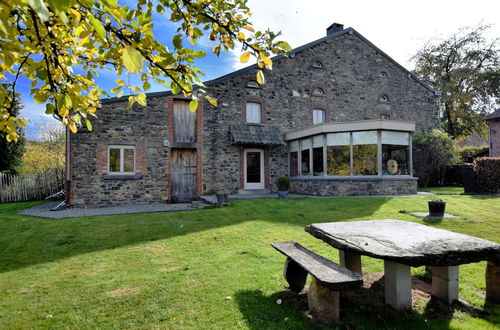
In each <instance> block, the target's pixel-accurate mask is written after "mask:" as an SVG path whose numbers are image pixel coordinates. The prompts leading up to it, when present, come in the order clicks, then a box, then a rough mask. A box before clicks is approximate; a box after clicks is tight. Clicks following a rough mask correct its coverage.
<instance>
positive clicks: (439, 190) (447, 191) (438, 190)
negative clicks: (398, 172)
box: [418, 187, 465, 195]
mask: <svg viewBox="0 0 500 330" xmlns="http://www.w3.org/2000/svg"><path fill="white" fill-rule="evenodd" d="M418 191H425V192H430V193H433V194H436V195H465V192H464V187H427V188H418Z"/></svg>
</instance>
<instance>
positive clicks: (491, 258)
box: [305, 219, 500, 309]
mask: <svg viewBox="0 0 500 330" xmlns="http://www.w3.org/2000/svg"><path fill="white" fill-rule="evenodd" d="M305 230H306V231H307V232H308V233H310V234H311V235H313V236H314V237H316V238H319V239H321V240H323V241H325V242H326V243H328V244H329V245H331V246H333V247H334V248H337V249H339V252H340V264H341V265H342V266H344V267H346V268H347V269H349V270H351V271H353V272H356V273H358V274H362V268H361V255H365V256H369V257H373V258H378V259H382V260H384V277H385V301H386V303H388V304H389V305H391V306H392V307H394V308H395V309H407V308H411V306H412V296H411V272H410V269H411V267H419V266H430V267H429V268H430V269H431V272H432V295H433V296H435V297H437V298H438V299H440V300H443V301H445V302H447V303H452V302H453V301H454V300H458V288H459V285H458V280H459V277H458V272H459V265H461V264H467V263H473V262H479V261H483V260H487V261H488V262H487V266H486V301H487V302H491V303H500V244H497V243H495V242H491V241H488V240H485V239H481V238H477V237H472V236H468V235H464V234H459V233H455V232H451V231H448V230H443V229H437V228H433V227H430V226H426V225H421V224H418V223H414V222H407V221H400V220H392V219H383V220H369V221H353V222H329V223H317V224H312V225H309V226H307V227H306V228H305Z"/></svg>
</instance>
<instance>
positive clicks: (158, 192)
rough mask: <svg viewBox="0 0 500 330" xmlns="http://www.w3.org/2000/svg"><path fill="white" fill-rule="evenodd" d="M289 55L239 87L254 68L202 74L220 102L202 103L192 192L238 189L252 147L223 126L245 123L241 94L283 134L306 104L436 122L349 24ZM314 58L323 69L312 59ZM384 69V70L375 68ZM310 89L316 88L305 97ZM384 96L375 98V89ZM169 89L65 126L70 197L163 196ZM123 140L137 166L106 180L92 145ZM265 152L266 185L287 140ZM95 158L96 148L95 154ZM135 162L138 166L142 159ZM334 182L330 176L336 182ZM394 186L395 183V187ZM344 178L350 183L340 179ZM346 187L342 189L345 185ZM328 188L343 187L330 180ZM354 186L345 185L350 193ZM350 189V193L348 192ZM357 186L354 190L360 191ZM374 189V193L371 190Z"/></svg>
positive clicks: (296, 124) (384, 185)
mask: <svg viewBox="0 0 500 330" xmlns="http://www.w3.org/2000/svg"><path fill="white" fill-rule="evenodd" d="M291 54H292V55H291V56H290V57H288V58H285V57H280V58H279V59H277V60H275V61H274V65H273V70H272V71H266V72H265V74H266V84H265V85H264V86H261V88H258V89H255V88H246V87H245V86H246V84H247V83H248V81H249V80H254V79H255V72H256V70H255V69H254V68H250V69H243V70H240V71H237V72H235V73H233V74H230V75H227V76H223V77H221V78H218V79H215V80H212V81H210V82H207V86H208V88H207V90H208V92H209V94H210V95H212V96H214V97H216V98H217V99H218V106H217V107H213V106H211V105H210V104H209V103H208V102H206V101H205V102H204V103H203V106H202V109H201V110H199V111H202V118H203V121H202V123H203V125H202V132H201V134H202V137H201V142H200V146H201V152H202V157H201V164H200V165H201V167H202V169H201V174H202V178H201V186H200V187H199V188H198V191H200V192H202V193H212V192H214V191H216V190H221V189H224V190H225V191H227V192H237V191H238V190H239V189H242V188H243V186H242V164H241V162H242V150H243V149H244V148H248V147H251V146H248V145H246V146H243V145H236V144H233V143H232V142H231V135H230V126H231V125H235V124H242V123H245V117H244V109H245V104H246V102H258V103H261V109H262V124H264V125H269V126H274V127H278V128H279V129H280V130H281V131H282V132H283V133H284V132H287V131H290V130H292V129H299V128H304V127H307V126H311V125H312V109H314V108H320V109H324V110H325V111H326V121H332V122H339V121H352V120H363V119H380V118H381V117H382V116H384V117H386V116H389V117H390V119H396V120H412V121H415V122H416V129H417V131H420V130H430V129H433V128H437V127H438V110H437V106H436V102H435V101H436V100H435V96H434V93H433V91H431V90H430V89H429V88H427V87H426V86H424V85H423V84H422V83H420V82H419V81H417V79H416V78H415V77H413V76H412V75H411V74H409V72H408V71H406V70H404V69H403V68H402V67H401V66H399V65H398V64H397V63H395V62H394V61H392V60H390V59H389V58H388V57H387V56H386V55H385V54H383V53H382V52H381V51H380V50H379V49H377V48H376V47H374V46H373V45H372V44H371V43H369V42H368V41H367V40H365V39H364V38H363V37H362V36H361V35H359V34H358V33H357V32H356V31H354V30H353V29H347V30H343V31H341V32H340V33H337V35H336V36H334V37H330V38H324V40H323V41H320V42H316V43H313V45H306V46H304V47H301V48H299V49H298V50H294V51H293V52H292V53H291ZM314 61H319V62H321V64H322V65H323V68H312V67H311V65H312V63H313V62H314ZM382 73H383V74H382ZM315 88H321V89H322V90H323V91H324V94H323V95H322V96H312V91H313V90H314V89H315ZM381 95H385V96H387V97H388V102H381V101H379V99H380V96H381ZM169 98H172V96H169V95H168V93H153V94H152V95H150V96H149V97H148V106H147V107H140V106H134V107H133V108H132V109H131V110H126V106H127V103H126V97H123V101H120V100H110V101H109V102H103V103H105V104H104V106H103V108H102V109H101V111H100V112H99V119H98V120H96V121H95V122H94V125H93V126H94V131H93V132H91V133H78V134H75V135H71V144H72V160H71V164H72V173H71V178H72V181H71V184H72V185H73V187H74V189H73V190H72V191H71V195H72V201H71V204H72V205H76V206H104V205H122V204H127V203H154V202H166V201H168V200H170V197H171V196H169V188H168V178H169V176H168V168H169V167H168V161H169V160H168V158H169V157H168V156H169V153H170V151H171V149H170V146H168V145H166V144H165V140H168V135H169V124H168V120H167V115H168V111H172V110H171V109H169V108H168V106H167V104H168V100H169ZM110 144H127V145H135V146H138V147H139V149H136V151H137V150H139V153H138V156H141V155H140V150H141V148H144V155H143V156H144V163H145V164H143V165H141V164H139V165H140V166H139V167H140V168H142V170H141V171H140V173H139V174H138V176H136V177H135V178H134V179H131V180H118V179H106V173H105V172H106V164H99V146H100V145H101V146H106V145H110ZM260 148H263V149H265V153H266V161H267V162H268V163H267V164H266V171H265V176H266V188H269V189H271V190H275V189H274V185H273V182H274V181H275V180H276V178H277V177H278V176H279V175H286V174H288V147H287V146H286V145H282V146H260ZM101 152H102V150H101ZM100 159H101V162H102V159H103V157H101V158H100ZM141 166H142V167H141ZM320 182H322V181H314V182H312V183H309V184H305V183H303V182H300V181H294V183H293V185H292V187H295V188H294V189H295V191H297V192H300V191H301V190H302V191H310V192H311V191H312V190H313V189H318V191H321V192H322V193H314V194H319V195H323V194H324V195H329V194H336V193H333V191H334V190H333V189H334V188H333V183H332V182H330V183H327V186H328V187H331V188H332V192H328V191H324V190H325V189H327V188H321V187H320V186H321V184H322V183H320ZM335 185H336V186H338V182H336V183H335ZM352 185H353V186H354V185H357V186H358V187H360V190H362V191H368V190H373V191H378V192H380V193H383V194H386V193H385V192H387V194H399V193H409V192H413V191H414V190H415V189H416V188H415V187H416V182H415V181H412V180H410V181H405V182H397V181H380V182H368V183H363V187H364V188H361V186H360V185H359V182H358V181H352ZM398 185H400V186H401V187H399V188H398V187H397V186H398ZM347 186H349V184H347ZM346 189H348V188H346ZM336 191H343V188H342V189H340V188H338V189H337V190H336ZM351 192H352V191H350V192H349V194H351ZM352 194H354V193H352ZM359 194H362V193H359ZM370 194H372V193H370Z"/></svg>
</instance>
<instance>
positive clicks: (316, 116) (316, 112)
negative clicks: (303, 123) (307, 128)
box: [313, 109, 325, 125]
mask: <svg viewBox="0 0 500 330" xmlns="http://www.w3.org/2000/svg"><path fill="white" fill-rule="evenodd" d="M324 122H325V110H323V109H313V125H316V124H321V123H324Z"/></svg>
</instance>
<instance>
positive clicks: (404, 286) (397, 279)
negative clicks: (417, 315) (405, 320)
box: [384, 260, 412, 310]
mask: <svg viewBox="0 0 500 330" xmlns="http://www.w3.org/2000/svg"><path fill="white" fill-rule="evenodd" d="M384 276H385V303H386V304H389V305H391V306H392V307H393V308H394V309H396V310H405V309H410V308H411V306H412V302H411V269H410V266H407V265H403V264H398V263H396V262H392V261H387V260H384Z"/></svg>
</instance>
